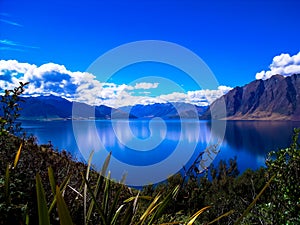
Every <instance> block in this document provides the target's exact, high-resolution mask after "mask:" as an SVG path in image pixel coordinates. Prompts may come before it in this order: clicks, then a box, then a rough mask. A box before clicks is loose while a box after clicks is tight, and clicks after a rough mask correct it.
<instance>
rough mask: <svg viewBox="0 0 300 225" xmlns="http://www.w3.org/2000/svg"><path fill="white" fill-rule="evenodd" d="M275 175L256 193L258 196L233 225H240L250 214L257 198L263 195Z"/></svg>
mask: <svg viewBox="0 0 300 225" xmlns="http://www.w3.org/2000/svg"><path fill="white" fill-rule="evenodd" d="M275 176H276V174H274V175H273V176H272V177H271V178H270V180H269V181H268V182H267V183H266V184H265V186H264V187H263V189H261V191H260V192H259V193H258V195H257V196H256V197H255V198H254V200H253V201H252V202H251V204H250V205H249V206H248V207H247V209H246V210H245V211H244V212H243V214H242V215H241V217H240V218H238V220H237V221H236V222H235V223H234V225H237V224H240V223H241V221H242V219H243V218H244V217H245V216H246V215H247V214H248V213H249V212H250V210H251V209H252V208H253V206H254V205H255V203H256V202H257V200H258V199H259V197H260V196H261V195H262V194H263V193H264V191H265V190H266V189H267V188H268V187H269V186H270V184H271V182H272V180H273V179H274V178H275Z"/></svg>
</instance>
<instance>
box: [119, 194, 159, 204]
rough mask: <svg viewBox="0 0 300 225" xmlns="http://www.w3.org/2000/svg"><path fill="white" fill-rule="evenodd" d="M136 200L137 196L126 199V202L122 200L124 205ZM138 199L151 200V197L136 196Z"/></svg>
mask: <svg viewBox="0 0 300 225" xmlns="http://www.w3.org/2000/svg"><path fill="white" fill-rule="evenodd" d="M136 198H137V196H132V197H130V198H127V199H126V200H124V203H128V202H131V201H134V200H135V199H136ZM138 198H139V199H144V200H149V201H150V200H151V199H153V197H151V196H146V195H143V196H138Z"/></svg>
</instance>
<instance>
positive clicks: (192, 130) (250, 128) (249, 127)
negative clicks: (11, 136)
mask: <svg viewBox="0 0 300 225" xmlns="http://www.w3.org/2000/svg"><path fill="white" fill-rule="evenodd" d="M22 127H23V128H24V130H25V131H26V132H27V134H33V135H35V136H36V137H37V139H38V143H40V144H46V143H48V141H51V143H52V144H53V146H54V147H55V148H57V149H58V150H62V149H65V150H67V151H68V152H70V153H71V154H72V155H73V156H74V157H76V158H77V159H79V160H85V159H87V158H88V156H89V154H90V151H91V150H92V149H93V150H95V157H96V158H97V157H98V158H101V157H102V158H103V154H102V155H101V152H102V153H103V152H105V153H106V154H107V153H108V152H110V151H111V152H112V156H113V158H115V159H116V162H115V163H114V162H112V164H113V165H115V167H122V166H118V163H119V162H122V163H123V164H122V165H125V164H126V165H129V167H130V168H129V167H128V168H126V171H131V170H130V169H132V167H133V168H135V172H134V173H136V174H135V177H138V176H141V177H143V176H145V175H144V174H147V172H145V171H143V169H146V168H148V167H150V166H151V165H156V166H157V168H158V170H157V171H156V172H153V171H151V172H149V174H147V177H151V176H153V177H154V178H153V179H154V180H155V177H159V175H158V174H160V173H161V172H160V171H162V170H163V171H165V173H166V174H167V173H169V175H171V174H172V173H174V171H176V170H180V169H181V168H182V167H183V166H184V165H190V164H191V163H192V162H193V161H194V160H195V158H196V156H197V155H198V154H199V153H200V152H203V151H204V150H205V148H206V147H207V145H208V143H209V141H210V140H211V139H212V138H213V139H216V140H222V139H223V140H222V142H221V143H220V146H219V150H220V152H219V153H218V154H216V155H213V157H212V158H213V159H214V160H213V164H215V165H216V164H217V163H218V161H220V160H221V159H223V160H229V159H230V158H233V157H235V156H236V157H237V162H238V168H239V171H240V172H243V171H244V170H245V169H247V168H251V169H257V168H259V167H261V166H264V162H265V157H266V154H267V152H269V151H270V150H277V149H278V148H283V147H287V146H289V144H290V142H291V136H292V133H293V128H294V127H300V122H286V121H227V123H226V130H225V135H224V137H223V134H222V131H219V130H218V129H214V130H212V129H211V127H212V124H211V123H210V122H209V121H194V120H182V121H180V120H168V121H150V120H130V121H127V120H113V121H110V120H101V121H87V120H85V121H76V124H75V125H74V124H73V125H72V121H23V122H22ZM175 152H176V154H175ZM170 156H172V157H170ZM169 158H170V159H169ZM161 162H166V163H168V164H164V167H161V168H160V167H159V166H163V165H161ZM102 163H103V160H102V161H101V162H100V163H99V165H98V166H100V164H102ZM166 165H167V166H166ZM136 168H138V169H136ZM162 168H167V169H162ZM122 172H124V171H119V173H122ZM139 172H140V174H139ZM116 173H118V172H116ZM162 177H163V175H162ZM129 179H130V177H129ZM161 179H162V178H161ZM150 180H151V179H150ZM155 181H156V180H155ZM145 182H146V181H145ZM132 183H134V181H132Z"/></svg>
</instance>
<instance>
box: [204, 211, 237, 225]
mask: <svg viewBox="0 0 300 225" xmlns="http://www.w3.org/2000/svg"><path fill="white" fill-rule="evenodd" d="M232 213H234V210H230V211H229V212H227V213H224V214H223V215H221V216H219V217H218V218H216V219H214V220H213V221H211V222H209V223H208V224H207V225H209V224H213V223H215V222H217V221H219V220H220V219H222V218H223V217H226V216H229V215H231V214H232Z"/></svg>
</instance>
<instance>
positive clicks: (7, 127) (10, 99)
mask: <svg viewBox="0 0 300 225" xmlns="http://www.w3.org/2000/svg"><path fill="white" fill-rule="evenodd" d="M27 84H28V82H26V83H22V82H20V85H19V86H18V87H15V88H14V89H12V90H5V92H4V95H3V96H1V108H0V136H2V135H7V134H8V133H11V134H18V133H19V132H20V131H21V124H20V123H17V122H16V120H17V119H18V117H19V116H20V114H19V111H20V110H21V108H20V107H19V103H18V102H20V101H23V100H22V99H21V98H20V95H21V94H23V92H24V86H26V85H27Z"/></svg>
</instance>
